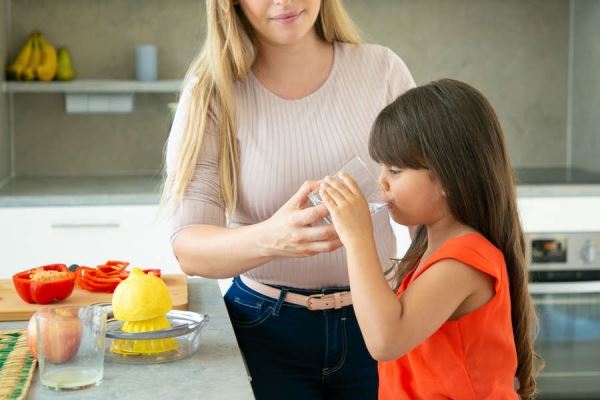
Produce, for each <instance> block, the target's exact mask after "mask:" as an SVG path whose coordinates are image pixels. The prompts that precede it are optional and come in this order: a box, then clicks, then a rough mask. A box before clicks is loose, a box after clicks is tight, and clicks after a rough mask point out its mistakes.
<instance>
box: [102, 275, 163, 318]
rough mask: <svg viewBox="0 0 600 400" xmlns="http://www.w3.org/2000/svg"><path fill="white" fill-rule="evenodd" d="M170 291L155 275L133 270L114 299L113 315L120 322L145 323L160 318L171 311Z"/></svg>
mask: <svg viewBox="0 0 600 400" xmlns="http://www.w3.org/2000/svg"><path fill="white" fill-rule="evenodd" d="M171 307H172V302H171V295H170V294H169V289H167V285H166V284H165V283H164V282H163V280H162V279H161V278H159V277H157V276H155V275H153V274H144V273H143V272H142V270H141V269H139V268H133V270H132V271H131V273H130V274H129V276H128V277H127V279H125V280H124V281H123V282H121V283H120V284H119V285H118V286H117V288H116V289H115V292H114V293H113V297H112V309H113V314H114V316H115V318H116V319H118V320H119V321H129V322H130V321H143V320H149V319H152V318H158V317H161V316H164V315H166V314H167V313H168V312H169V311H171Z"/></svg>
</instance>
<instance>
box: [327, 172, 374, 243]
mask: <svg viewBox="0 0 600 400" xmlns="http://www.w3.org/2000/svg"><path fill="white" fill-rule="evenodd" d="M340 179H341V180H342V181H341V182H340V180H338V179H336V178H332V177H327V178H325V180H324V183H323V184H321V189H320V191H319V194H320V195H321V198H322V199H323V203H324V204H325V205H326V206H327V209H328V210H329V214H330V215H331V220H332V221H333V225H334V227H335V230H336V231H337V234H338V236H339V237H340V240H341V241H342V243H343V244H344V246H350V245H351V244H352V243H360V242H364V241H365V240H369V238H371V240H372V237H373V223H372V222H371V213H370V211H369V204H368V203H367V199H366V198H365V196H364V195H363V193H362V191H361V190H360V188H359V187H358V185H357V184H356V182H355V181H354V179H352V177H351V176H350V175H348V174H346V173H345V172H342V174H341V175H340Z"/></svg>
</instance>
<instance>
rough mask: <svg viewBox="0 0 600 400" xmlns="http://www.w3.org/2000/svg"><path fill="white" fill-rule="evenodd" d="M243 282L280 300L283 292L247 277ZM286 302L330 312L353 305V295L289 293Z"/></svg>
mask: <svg viewBox="0 0 600 400" xmlns="http://www.w3.org/2000/svg"><path fill="white" fill-rule="evenodd" d="M240 279H241V281H242V282H243V283H244V285H246V286H248V287H249V288H250V289H252V290H254V291H256V292H258V293H260V294H262V295H265V296H267V297H270V298H272V299H275V300H278V299H279V296H280V295H281V290H279V289H276V288H274V287H271V286H269V285H265V284H264V283H260V282H257V281H255V280H253V279H250V278H248V277H247V276H244V275H240ZM284 301H285V302H287V303H290V304H296V305H299V306H304V307H306V308H308V309H309V310H311V311H318V310H330V309H332V308H333V309H336V310H337V309H338V308H342V307H346V306H349V305H351V304H352V295H351V294H350V292H335V293H330V294H320V293H319V294H312V295H310V296H304V295H301V294H298V293H291V292H287V293H286V295H285V299H284Z"/></svg>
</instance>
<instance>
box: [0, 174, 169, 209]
mask: <svg viewBox="0 0 600 400" xmlns="http://www.w3.org/2000/svg"><path fill="white" fill-rule="evenodd" d="M161 184H162V178H161V177H160V176H152V175H147V176H92V177H62V178H55V177H23V178H21V177H19V178H12V179H10V180H9V181H8V182H6V183H5V184H4V185H3V186H1V187H0V207H45V206H96V205H121V204H158V202H159V199H160V187H161Z"/></svg>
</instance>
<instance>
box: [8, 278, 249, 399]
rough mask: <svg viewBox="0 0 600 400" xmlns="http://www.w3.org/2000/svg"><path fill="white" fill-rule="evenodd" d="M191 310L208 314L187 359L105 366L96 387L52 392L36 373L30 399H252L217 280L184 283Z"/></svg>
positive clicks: (11, 324) (10, 326)
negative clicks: (196, 346)
mask: <svg viewBox="0 0 600 400" xmlns="http://www.w3.org/2000/svg"><path fill="white" fill-rule="evenodd" d="M188 293H189V306H188V308H189V310H190V311H195V312H198V313H202V314H208V316H209V318H210V321H209V322H208V324H207V325H206V326H205V327H204V329H203V332H202V343H201V345H200V349H199V350H198V352H197V353H195V354H194V355H192V356H191V357H189V358H187V359H184V360H179V361H175V362H171V363H165V364H151V365H143V366H142V365H139V366H138V365H130V364H119V363H115V362H109V361H106V362H105V370H104V379H103V381H102V383H101V384H100V385H99V386H96V387H93V388H90V389H84V390H79V391H74V392H53V391H51V390H48V389H45V388H43V387H42V386H41V385H40V383H39V372H38V370H37V369H36V374H35V377H34V381H33V382H32V385H31V387H30V389H29V396H28V397H27V398H28V399H29V400H36V399H59V398H60V399H86V400H87V399H90V400H93V399H98V400H105V399H123V400H133V399H145V400H147V399H174V398H183V397H188V398H202V399H211V400H220V399H223V400H230V399H236V400H244V399H254V396H253V394H252V388H251V386H250V381H249V378H248V375H247V372H246V369H245V366H244V363H243V359H242V355H241V353H240V349H239V347H238V345H237V341H236V339H235V335H234V332H233V327H232V326H231V322H230V321H229V317H228V315H227V310H226V308H225V304H224V303H223V297H222V296H221V293H220V291H219V287H218V285H217V281H215V280H209V279H202V278H190V279H189V280H188ZM26 324H27V322H26V321H20V322H1V323H0V329H1V330H8V329H13V328H24V327H25V326H26Z"/></svg>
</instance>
